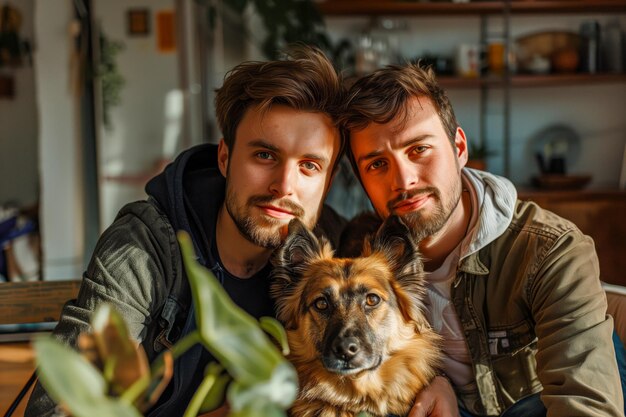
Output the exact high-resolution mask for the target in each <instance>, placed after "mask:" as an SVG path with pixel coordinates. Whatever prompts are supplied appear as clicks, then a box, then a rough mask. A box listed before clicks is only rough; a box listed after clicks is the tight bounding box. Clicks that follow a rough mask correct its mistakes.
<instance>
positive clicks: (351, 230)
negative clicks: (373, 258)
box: [337, 211, 382, 258]
mask: <svg viewBox="0 0 626 417" xmlns="http://www.w3.org/2000/svg"><path fill="white" fill-rule="evenodd" d="M381 224H382V220H381V219H380V217H378V215H377V214H376V213H374V212H373V211H366V212H363V213H360V214H358V215H357V216H355V217H354V218H353V219H352V220H350V221H349V222H348V223H347V224H346V225H345V227H344V228H343V231H342V232H341V237H340V238H339V247H338V248H337V256H338V257H339V258H357V257H359V256H361V254H362V253H363V247H364V245H366V244H367V243H368V241H369V239H370V238H371V236H373V235H375V234H376V231H377V230H378V228H379V227H380V225H381Z"/></svg>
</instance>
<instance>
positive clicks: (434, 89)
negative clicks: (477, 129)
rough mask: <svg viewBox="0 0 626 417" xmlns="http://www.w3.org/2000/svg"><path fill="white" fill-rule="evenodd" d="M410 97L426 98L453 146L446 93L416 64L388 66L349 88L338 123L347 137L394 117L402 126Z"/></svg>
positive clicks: (454, 124)
mask: <svg viewBox="0 0 626 417" xmlns="http://www.w3.org/2000/svg"><path fill="white" fill-rule="evenodd" d="M411 97H418V98H421V97H425V98H429V99H430V100H431V101H432V102H433V104H434V106H435V109H436V110H437V114H438V115H439V118H440V119H441V122H442V123H443V127H444V129H445V131H446V133H447V135H448V138H449V139H450V141H451V142H452V143H453V144H454V138H455V136H456V129H457V127H458V122H457V120H456V117H455V115H454V110H453V109H452V105H451V104H450V100H449V99H448V96H447V95H446V93H445V91H444V90H443V89H442V88H441V87H440V86H439V84H438V83H437V80H436V79H435V73H434V71H433V70H432V69H430V68H427V69H424V68H422V67H420V65H419V63H416V64H414V63H411V64H406V65H404V66H400V65H389V66H387V67H385V68H382V69H379V70H377V71H374V72H373V73H371V74H369V75H366V76H364V77H362V78H360V79H359V80H357V81H356V82H355V83H354V84H353V85H352V87H351V88H350V90H349V92H348V96H347V100H346V103H345V106H344V108H343V110H342V114H341V116H340V117H339V123H340V126H341V127H342V129H343V130H344V131H345V133H346V134H347V135H349V132H351V131H359V130H361V129H365V128H366V127H367V126H368V125H369V124H370V123H372V122H373V123H379V124H385V123H389V122H390V121H392V120H393V119H395V118H398V120H399V121H400V122H401V123H402V124H403V123H405V122H406V119H407V118H408V117H409V114H407V106H406V102H407V100H408V99H409V98H411Z"/></svg>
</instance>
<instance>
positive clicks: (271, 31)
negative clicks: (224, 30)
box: [196, 0, 332, 59]
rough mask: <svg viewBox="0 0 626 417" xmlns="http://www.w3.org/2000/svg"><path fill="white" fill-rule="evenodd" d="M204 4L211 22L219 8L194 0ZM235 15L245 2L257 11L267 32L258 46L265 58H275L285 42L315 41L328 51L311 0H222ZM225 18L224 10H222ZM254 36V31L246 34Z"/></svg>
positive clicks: (319, 17)
mask: <svg viewBox="0 0 626 417" xmlns="http://www.w3.org/2000/svg"><path fill="white" fill-rule="evenodd" d="M196 2H197V3H198V4H202V5H203V6H207V7H208V20H209V24H210V26H211V27H214V26H215V18H216V16H217V13H218V10H219V8H218V7H217V6H216V5H215V2H212V1H211V0H196ZM222 5H223V6H224V7H228V8H229V9H230V10H232V11H233V12H234V13H235V14H236V15H238V16H241V15H242V14H243V13H244V11H245V9H246V7H248V5H252V6H253V7H254V9H255V11H256V13H257V14H258V15H259V17H260V19H261V22H262V23H263V26H264V28H265V30H266V31H267V35H266V37H265V39H263V40H262V41H261V42H260V43H259V48H260V49H261V51H263V54H264V55H265V57H266V58H268V59H277V58H278V56H279V54H280V51H281V50H283V49H284V48H285V46H287V45H289V44H293V43H298V42H300V43H305V44H309V45H315V46H317V47H318V48H320V49H322V50H326V51H329V50H331V49H332V44H331V42H330V40H329V38H328V36H327V34H326V25H325V23H324V19H323V17H322V15H321V13H320V12H319V10H318V9H317V7H316V6H315V4H314V2H313V1H312V0H222ZM222 16H223V17H224V16H225V17H226V18H227V14H223V15H222ZM246 35H247V37H248V38H249V39H252V40H255V39H256V37H255V36H256V35H255V36H252V35H250V34H246Z"/></svg>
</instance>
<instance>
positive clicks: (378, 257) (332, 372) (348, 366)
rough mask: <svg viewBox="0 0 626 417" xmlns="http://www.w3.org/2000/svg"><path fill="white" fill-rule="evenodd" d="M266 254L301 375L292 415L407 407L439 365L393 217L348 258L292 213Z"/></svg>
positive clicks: (408, 243) (419, 286)
mask: <svg viewBox="0 0 626 417" xmlns="http://www.w3.org/2000/svg"><path fill="white" fill-rule="evenodd" d="M273 263H274V266H275V269H274V272H273V280H272V287H271V293H272V296H273V297H274V299H275V300H276V306H277V312H278V319H279V320H280V321H281V322H282V323H283V324H284V326H285V328H286V330H287V336H288V340H289V345H290V348H291V353H290V355H289V359H290V360H291V362H292V363H293V364H294V365H295V367H296V369H297V371H298V377H299V381H300V392H299V396H298V399H297V400H296V402H295V403H294V405H293V407H292V409H291V415H292V416H294V417H313V416H315V417H326V416H328V417H330V416H332V417H337V416H345V417H348V416H355V415H357V414H358V413H360V412H363V411H364V412H367V413H369V414H370V415H373V416H386V415H388V414H395V415H399V416H403V415H406V414H407V413H408V412H409V410H410V409H411V406H412V405H413V402H414V399H415V396H416V394H417V393H418V392H419V391H420V390H421V389H422V388H423V387H424V386H425V385H427V384H428V383H429V382H430V381H431V380H432V378H433V377H434V376H435V374H436V371H435V369H436V367H437V366H438V364H439V362H438V360H439V347H438V345H439V336H438V335H436V334H435V332H434V331H433V330H431V328H430V326H429V325H428V322H427V321H426V318H425V317H424V315H423V313H422V308H423V301H422V300H423V297H424V294H425V289H424V273H423V264H422V261H421V258H420V256H419V253H418V250H417V244H416V242H415V241H414V240H413V238H412V237H411V234H410V232H409V230H408V228H407V227H406V226H405V225H404V223H402V221H401V220H400V219H399V218H398V217H395V216H392V217H390V218H389V219H387V220H386V221H385V223H383V225H382V226H381V228H380V230H379V231H378V233H377V234H376V236H375V237H374V238H373V239H371V241H370V242H367V241H366V244H365V246H364V250H363V255H362V256H361V257H359V258H355V259H349V258H333V253H332V249H331V248H330V245H329V244H328V242H327V241H325V240H324V239H321V240H318V239H317V238H316V237H315V236H314V235H313V234H312V233H311V232H310V231H309V230H307V228H306V227H305V226H304V225H303V224H302V223H301V222H300V221H299V220H292V221H291V223H290V224H289V235H288V237H287V239H286V241H285V243H284V244H283V245H282V246H281V247H280V248H279V249H278V250H277V251H276V254H275V256H274V258H273Z"/></svg>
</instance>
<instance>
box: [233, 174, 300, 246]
mask: <svg viewBox="0 0 626 417" xmlns="http://www.w3.org/2000/svg"><path fill="white" fill-rule="evenodd" d="M230 188H231V187H228V186H226V201H225V204H226V210H227V211H228V214H229V215H230V217H231V218H232V219H233V222H234V223H235V225H236V226H237V229H238V230H239V233H241V234H242V235H243V236H244V237H245V238H246V239H247V240H249V241H250V242H252V243H254V244H255V245H257V246H260V247H263V248H268V249H276V248H277V247H278V246H280V244H281V243H282V241H283V239H284V235H283V233H281V232H282V231H283V230H285V231H286V226H287V223H286V222H285V221H284V220H279V219H275V218H273V217H270V216H259V215H257V216H256V217H253V215H252V210H253V209H254V207H255V206H257V205H258V204H267V203H271V205H273V206H276V207H280V208H282V209H285V210H288V211H290V212H291V213H293V215H294V217H297V218H299V219H300V220H302V221H303V222H304V223H305V224H306V225H307V226H309V227H311V226H312V225H310V224H308V223H307V222H306V221H304V209H303V208H302V207H301V206H300V205H298V204H296V203H294V202H293V201H290V200H283V199H276V198H274V197H273V196H271V195H256V196H252V197H250V198H249V199H248V201H247V202H246V203H245V204H243V205H239V204H238V203H237V198H236V196H235V192H234V191H233V190H231V189H230Z"/></svg>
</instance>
